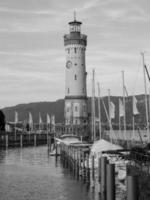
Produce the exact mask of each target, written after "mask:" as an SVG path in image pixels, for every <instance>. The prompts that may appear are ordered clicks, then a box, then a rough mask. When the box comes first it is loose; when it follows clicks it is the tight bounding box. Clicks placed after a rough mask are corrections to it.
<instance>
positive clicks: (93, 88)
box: [92, 69, 96, 141]
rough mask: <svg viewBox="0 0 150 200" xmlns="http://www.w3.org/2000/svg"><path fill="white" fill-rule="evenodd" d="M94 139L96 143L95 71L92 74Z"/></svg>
mask: <svg viewBox="0 0 150 200" xmlns="http://www.w3.org/2000/svg"><path fill="white" fill-rule="evenodd" d="M92 75H93V76H92V137H93V138H92V139H93V141H95V136H96V134H95V132H96V131H95V70H94V69H93V74H92Z"/></svg>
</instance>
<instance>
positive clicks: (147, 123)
mask: <svg viewBox="0 0 150 200" xmlns="http://www.w3.org/2000/svg"><path fill="white" fill-rule="evenodd" d="M141 55H142V60H143V76H144V90H145V109H146V126H147V137H148V141H149V142H150V135H149V122H148V105H147V86H146V75H145V58H144V53H143V52H142V53H141Z"/></svg>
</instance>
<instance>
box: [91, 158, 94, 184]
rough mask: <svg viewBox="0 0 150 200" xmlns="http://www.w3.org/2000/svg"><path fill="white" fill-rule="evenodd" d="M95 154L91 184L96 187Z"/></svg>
mask: <svg viewBox="0 0 150 200" xmlns="http://www.w3.org/2000/svg"><path fill="white" fill-rule="evenodd" d="M94 161H95V158H94V155H93V156H92V180H91V186H92V187H93V188H94V187H95V166H94V164H95V163H94Z"/></svg>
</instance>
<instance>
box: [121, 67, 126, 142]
mask: <svg viewBox="0 0 150 200" xmlns="http://www.w3.org/2000/svg"><path fill="white" fill-rule="evenodd" d="M122 87H123V88H122V89H123V124H124V139H125V140H126V103H125V84H124V71H122Z"/></svg>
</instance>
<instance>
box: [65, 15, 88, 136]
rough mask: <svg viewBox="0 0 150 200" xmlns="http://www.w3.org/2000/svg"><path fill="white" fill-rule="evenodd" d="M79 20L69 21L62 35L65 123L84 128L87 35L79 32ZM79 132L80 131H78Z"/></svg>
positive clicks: (69, 125) (86, 113)
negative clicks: (66, 30) (64, 63)
mask: <svg viewBox="0 0 150 200" xmlns="http://www.w3.org/2000/svg"><path fill="white" fill-rule="evenodd" d="M81 24H82V23H81V22H79V21H77V20H76V17H75V16H74V20H73V21H71V22H69V34H65V35H64V46H65V53H66V66H65V108H64V114H65V125H66V126H68V127H79V128H80V130H81V129H82V130H83V127H84V130H85V129H86V128H85V127H86V126H87V119H88V111H87V89H86V76H87V72H86V62H85V52H86V45H87V36H86V35H84V34H81ZM80 132H81V131H80Z"/></svg>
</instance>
